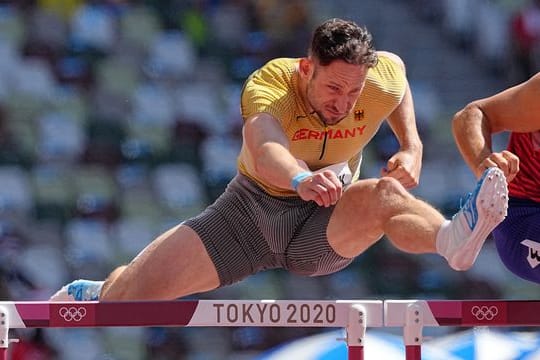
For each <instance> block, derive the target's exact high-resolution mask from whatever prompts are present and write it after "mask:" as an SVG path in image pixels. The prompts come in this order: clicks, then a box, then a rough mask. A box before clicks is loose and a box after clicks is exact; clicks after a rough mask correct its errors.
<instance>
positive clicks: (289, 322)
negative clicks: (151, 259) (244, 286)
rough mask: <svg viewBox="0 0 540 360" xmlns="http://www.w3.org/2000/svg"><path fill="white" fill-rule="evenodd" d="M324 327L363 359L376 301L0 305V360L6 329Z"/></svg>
mask: <svg viewBox="0 0 540 360" xmlns="http://www.w3.org/2000/svg"><path fill="white" fill-rule="evenodd" d="M114 326H138V327H156V326H157V327H197V326H198V327H329V328H332V327H334V328H344V329H345V330H346V338H345V341H346V343H347V348H348V359H349V360H353V359H354V360H363V358H364V355H363V354H364V350H363V348H364V337H365V331H366V328H367V327H381V326H383V302H382V301H379V300H367V301H366V300H358V301H356V300H335V301H294V300H253V301H236V300H178V301H129V302H97V301H89V302H35V301H26V302H25V301H20V302H2V301H0V360H7V349H8V346H9V343H10V341H11V340H10V339H9V336H8V332H9V329H16V328H47V327H55V328H58V327H77V328H79V327H114Z"/></svg>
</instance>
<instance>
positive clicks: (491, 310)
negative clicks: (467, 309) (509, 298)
mask: <svg viewBox="0 0 540 360" xmlns="http://www.w3.org/2000/svg"><path fill="white" fill-rule="evenodd" d="M471 314H472V315H473V316H474V317H475V318H476V319H478V320H487V321H491V320H493V319H494V318H495V316H497V314H499V309H498V308H497V307H496V306H493V305H492V306H487V305H483V306H473V307H472V308H471Z"/></svg>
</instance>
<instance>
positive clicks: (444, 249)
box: [435, 216, 468, 259]
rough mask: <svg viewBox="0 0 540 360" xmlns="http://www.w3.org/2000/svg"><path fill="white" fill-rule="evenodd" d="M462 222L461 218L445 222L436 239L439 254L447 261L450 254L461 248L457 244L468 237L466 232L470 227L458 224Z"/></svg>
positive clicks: (457, 217)
mask: <svg viewBox="0 0 540 360" xmlns="http://www.w3.org/2000/svg"><path fill="white" fill-rule="evenodd" d="M460 220H461V217H460V216H456V217H454V218H453V219H452V220H446V221H445V222H443V223H442V224H441V227H440V228H439V232H438V233H437V237H436V238H435V247H436V249H437V252H438V253H439V254H440V255H441V256H443V257H444V258H445V259H448V255H449V252H451V251H452V250H453V249H455V248H456V247H458V246H459V244H456V242H457V241H459V240H462V239H465V238H466V237H467V236H468V234H465V233H464V232H465V231H464V230H465V229H468V227H467V226H466V225H465V227H464V226H463V224H456V222H457V221H460Z"/></svg>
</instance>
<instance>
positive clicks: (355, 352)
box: [348, 345, 364, 360]
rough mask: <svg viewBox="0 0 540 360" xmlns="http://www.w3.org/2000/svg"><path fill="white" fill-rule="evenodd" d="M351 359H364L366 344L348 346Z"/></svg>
mask: <svg viewBox="0 0 540 360" xmlns="http://www.w3.org/2000/svg"><path fill="white" fill-rule="evenodd" d="M348 354H349V355H348V356H349V357H348V358H349V360H364V346H351V345H349V346H348Z"/></svg>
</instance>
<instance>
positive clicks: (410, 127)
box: [381, 52, 423, 189]
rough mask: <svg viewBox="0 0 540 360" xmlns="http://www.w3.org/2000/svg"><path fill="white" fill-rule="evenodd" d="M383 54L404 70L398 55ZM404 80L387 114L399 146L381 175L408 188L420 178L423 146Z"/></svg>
mask: <svg viewBox="0 0 540 360" xmlns="http://www.w3.org/2000/svg"><path fill="white" fill-rule="evenodd" d="M384 54H385V55H386V56H387V57H389V58H390V59H392V60H393V61H395V62H396V63H397V64H399V65H400V67H401V68H402V69H403V72H405V64H404V63H403V61H402V60H401V58H400V57H399V56H397V55H395V54H392V53H388V52H385V53H384ZM405 81H406V88H405V94H404V95H403V98H402V99H401V102H400V103H399V105H398V106H397V107H396V108H395V110H394V111H393V112H392V113H391V114H390V115H389V116H388V124H389V125H390V127H391V128H392V131H393V132H394V134H395V135H396V138H397V140H398V141H399V145H400V148H399V151H398V152H397V153H396V154H394V155H393V156H392V157H391V158H390V159H389V160H388V163H387V167H386V169H383V170H382V172H381V175H382V176H390V177H393V178H396V179H397V180H399V182H401V184H402V185H403V186H404V187H405V188H407V189H410V188H413V187H415V186H417V185H418V182H419V180H420V170H421V168H422V151H423V146H422V141H421V140H420V136H419V135H418V129H417V128H416V118H415V115H414V103H413V98H412V94H411V89H410V87H409V83H408V82H407V80H405Z"/></svg>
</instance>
